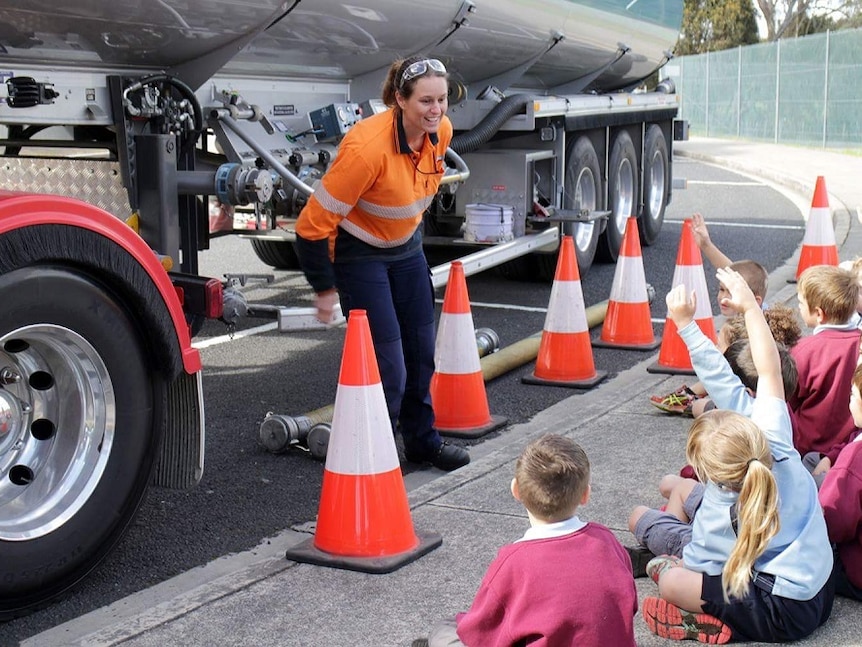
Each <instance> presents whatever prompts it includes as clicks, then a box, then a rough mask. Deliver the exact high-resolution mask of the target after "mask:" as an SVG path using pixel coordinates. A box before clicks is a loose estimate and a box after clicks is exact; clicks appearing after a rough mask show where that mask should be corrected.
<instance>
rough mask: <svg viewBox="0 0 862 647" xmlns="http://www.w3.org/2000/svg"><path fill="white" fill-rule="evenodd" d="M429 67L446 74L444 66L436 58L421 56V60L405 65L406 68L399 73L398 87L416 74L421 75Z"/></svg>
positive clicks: (402, 85) (401, 86)
mask: <svg viewBox="0 0 862 647" xmlns="http://www.w3.org/2000/svg"><path fill="white" fill-rule="evenodd" d="M429 69H430V70H433V71H434V72H439V73H440V74H446V66H445V65H443V63H441V62H440V61H438V60H437V59H436V58H423V59H422V60H421V61H416V62H415V63H411V64H410V65H408V66H407V69H405V70H404V71H403V72H402V73H401V83H399V84H398V87H399V88H403V87H404V84H405V83H407V82H408V81H411V80H413V79H415V78H416V77H417V76H422V75H423V74H425V73H426V72H427V71H428V70H429Z"/></svg>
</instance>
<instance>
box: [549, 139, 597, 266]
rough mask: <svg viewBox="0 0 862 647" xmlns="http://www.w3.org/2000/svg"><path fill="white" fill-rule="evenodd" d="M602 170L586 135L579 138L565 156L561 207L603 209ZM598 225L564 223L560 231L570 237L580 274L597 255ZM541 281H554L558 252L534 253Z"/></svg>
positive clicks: (593, 223)
mask: <svg viewBox="0 0 862 647" xmlns="http://www.w3.org/2000/svg"><path fill="white" fill-rule="evenodd" d="M602 204H603V200H602V169H601V166H600V165H599V157H598V155H596V149H595V148H594V147H593V144H592V142H591V141H590V140H589V139H588V138H587V137H583V136H582V137H578V138H577V139H576V140H575V142H574V144H572V146H571V147H570V148H569V154H568V155H567V156H566V184H565V195H564V197H563V209H581V210H583V209H586V210H587V211H600V210H601V209H602ZM600 229H601V226H600V224H599V223H597V222H590V223H565V224H564V225H563V227H562V232H561V233H562V234H563V235H566V236H572V237H573V238H574V243H575V254H576V255H577V257H578V271H579V273H580V275H581V276H582V277H583V276H585V275H586V274H587V272H589V270H590V267H591V266H592V264H593V260H594V259H595V257H596V248H597V247H598V244H599V232H600ZM536 259H537V261H538V271H539V274H540V278H541V280H544V281H553V279H554V273H555V271H556V268H557V254H536Z"/></svg>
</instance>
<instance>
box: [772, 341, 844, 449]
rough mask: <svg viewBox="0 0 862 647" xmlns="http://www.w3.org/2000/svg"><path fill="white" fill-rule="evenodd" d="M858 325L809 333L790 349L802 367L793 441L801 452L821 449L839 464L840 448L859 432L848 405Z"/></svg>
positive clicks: (792, 415) (795, 401) (792, 405)
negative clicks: (850, 328)
mask: <svg viewBox="0 0 862 647" xmlns="http://www.w3.org/2000/svg"><path fill="white" fill-rule="evenodd" d="M859 335H860V331H859V329H858V328H854V329H852V330H836V329H829V328H827V329H825V330H821V331H820V332H818V333H817V334H816V335H810V336H808V337H803V338H802V339H800V340H799V342H798V343H797V344H796V345H795V346H794V347H793V348H792V349H791V350H790V354H791V355H792V356H793V359H795V360H796V368H797V370H798V371H799V386H798V387H797V389H796V393H795V394H794V395H793V397H792V398H790V400H788V404H789V405H790V418H791V420H792V422H793V446H794V447H795V448H796V451H798V452H799V453H800V454H801V455H803V456H804V455H805V454H807V453H808V452H820V453H821V454H824V455H826V456H828V457H829V460H830V461H831V462H832V463H833V464H835V461H836V460H837V459H838V452H840V451H841V449H842V448H843V447H844V446H845V445H846V444H847V443H848V442H850V441H851V440H853V438H854V436H855V434H856V425H854V424H853V417H852V416H851V415H850V410H849V409H848V408H847V403H848V402H849V401H850V386H851V381H852V379H853V371H855V370H856V360H857V359H859Z"/></svg>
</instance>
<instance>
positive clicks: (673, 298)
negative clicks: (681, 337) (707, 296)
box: [664, 285, 697, 330]
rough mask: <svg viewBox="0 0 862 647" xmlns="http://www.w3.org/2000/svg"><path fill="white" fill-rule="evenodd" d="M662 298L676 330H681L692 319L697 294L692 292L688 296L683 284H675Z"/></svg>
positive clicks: (695, 307)
mask: <svg viewBox="0 0 862 647" xmlns="http://www.w3.org/2000/svg"><path fill="white" fill-rule="evenodd" d="M664 300H665V303H667V312H668V315H669V316H670V318H671V320H672V321H673V322H674V323H675V324H676V327H677V330H682V329H683V328H685V327H686V326H687V325H688V324H690V323H691V322H692V321H694V313H695V311H696V310H697V294H695V293H694V292H692V293H691V297H689V296H688V293H687V292H686V289H685V285H677V286H676V287H675V288H674V289H673V290H671V291H670V292H668V293H667V296H666V297H665V299H664Z"/></svg>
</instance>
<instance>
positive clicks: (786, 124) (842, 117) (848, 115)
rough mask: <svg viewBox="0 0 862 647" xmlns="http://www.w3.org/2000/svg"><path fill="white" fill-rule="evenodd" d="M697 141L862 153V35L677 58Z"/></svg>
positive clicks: (684, 109)
mask: <svg viewBox="0 0 862 647" xmlns="http://www.w3.org/2000/svg"><path fill="white" fill-rule="evenodd" d="M663 73H664V75H666V76H670V77H671V78H672V79H673V80H674V81H675V82H676V87H677V92H678V93H679V95H680V99H681V104H680V115H679V116H680V118H682V119H687V120H688V121H689V124H690V126H691V134H692V135H700V136H704V137H737V138H741V139H755V140H766V141H772V142H780V143H790V144H800V145H806V146H822V147H829V148H843V149H848V148H851V149H860V150H862V29H852V30H846V31H836V32H826V33H822V34H814V35H812V36H806V37H804V38H795V39H790V40H780V41H777V42H774V43H762V44H758V45H749V46H747V47H737V48H735V49H730V50H724V51H721V52H710V53H708V54H698V55H696V56H685V57H681V58H678V59H673V60H672V61H671V62H670V63H669V64H668V65H667V66H666V67H665V68H664V72H663Z"/></svg>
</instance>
